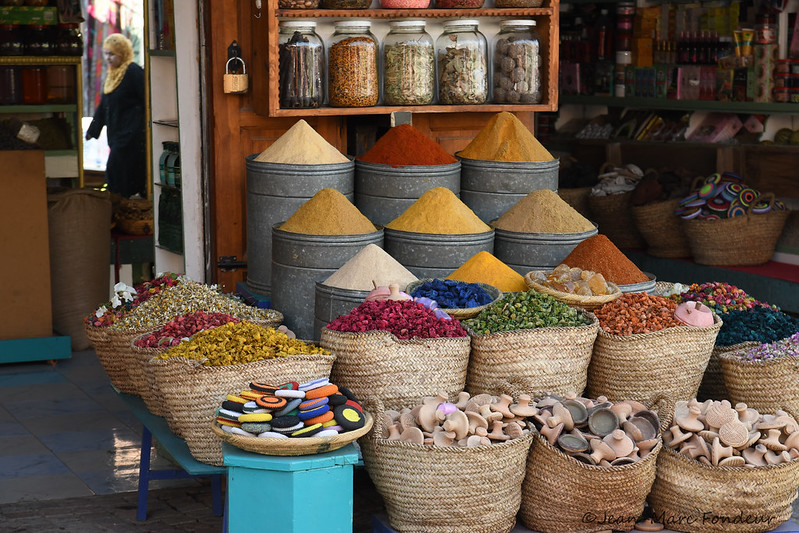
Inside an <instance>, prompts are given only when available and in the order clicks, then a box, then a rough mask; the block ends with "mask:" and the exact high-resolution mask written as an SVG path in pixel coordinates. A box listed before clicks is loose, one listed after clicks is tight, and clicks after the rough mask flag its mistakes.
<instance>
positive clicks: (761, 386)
mask: <svg viewBox="0 0 799 533" xmlns="http://www.w3.org/2000/svg"><path fill="white" fill-rule="evenodd" d="M794 337H797V336H796V335H794ZM794 337H791V338H789V339H783V340H782V341H777V342H775V343H771V344H766V345H755V346H751V345H744V346H742V348H741V349H739V350H736V351H728V352H724V353H722V354H720V356H719V360H720V361H721V373H722V376H723V378H724V385H725V388H726V390H727V394H728V396H727V398H729V400H730V401H731V402H745V403H746V404H747V405H749V407H753V408H755V409H758V410H761V411H764V412H773V411H776V410H777V409H786V410H788V411H790V412H792V413H799V357H796V356H795V355H787V354H780V353H779V352H778V350H779V348H778V347H779V346H784V345H788V344H789V343H791V340H792V339H794ZM794 342H795V341H794ZM791 344H793V346H795V344H794V343H791ZM775 347H777V348H776V349H775ZM794 349H795V348H794ZM750 352H752V353H753V354H755V355H750V354H749V353H750ZM760 353H769V354H773V355H771V356H770V357H768V358H761V357H762V355H756V354H760Z"/></svg>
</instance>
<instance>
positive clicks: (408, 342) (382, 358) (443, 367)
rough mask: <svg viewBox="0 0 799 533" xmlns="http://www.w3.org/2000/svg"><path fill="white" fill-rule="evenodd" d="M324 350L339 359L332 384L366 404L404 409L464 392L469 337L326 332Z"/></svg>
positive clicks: (323, 330)
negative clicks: (442, 395) (441, 393)
mask: <svg viewBox="0 0 799 533" xmlns="http://www.w3.org/2000/svg"><path fill="white" fill-rule="evenodd" d="M319 345H320V346H322V347H323V348H326V349H328V350H330V351H331V352H333V353H334V354H335V355H336V362H335V363H334V364H333V371H332V373H331V380H332V381H333V382H334V383H336V384H338V385H344V386H345V387H347V388H348V389H350V391H352V392H353V393H354V394H355V396H356V397H357V398H358V399H359V400H361V401H367V400H377V399H379V400H380V401H381V402H383V404H384V405H385V407H386V408H387V409H395V408H396V409H399V408H401V407H402V406H404V405H407V404H412V403H414V402H417V401H418V400H419V398H422V397H424V396H435V395H436V393H438V392H439V391H444V392H446V393H447V394H450V395H451V394H454V393H457V392H460V391H462V390H463V389H464V386H465V384H466V370H467V368H468V365H469V337H468V336H466V337H440V338H435V339H420V338H413V339H398V338H397V337H396V336H394V335H393V334H391V333H388V332H386V331H367V332H363V333H348V332H341V331H334V330H331V329H328V328H323V329H322V335H321V340H320V341H319Z"/></svg>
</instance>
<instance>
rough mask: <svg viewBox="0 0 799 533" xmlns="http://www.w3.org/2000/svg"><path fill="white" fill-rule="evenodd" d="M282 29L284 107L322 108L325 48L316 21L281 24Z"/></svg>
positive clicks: (282, 91) (281, 90)
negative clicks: (318, 33) (317, 31)
mask: <svg viewBox="0 0 799 533" xmlns="http://www.w3.org/2000/svg"><path fill="white" fill-rule="evenodd" d="M279 29H280V36H279V37H278V42H279V44H278V57H279V65H280V107H281V108H313V107H319V106H320V105H322V104H323V103H324V100H325V90H324V83H323V80H324V79H325V45H324V43H323V42H322V39H321V38H320V37H319V36H318V35H317V34H316V22H314V21H312V20H290V21H281V22H280V27H279Z"/></svg>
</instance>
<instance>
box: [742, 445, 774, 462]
mask: <svg viewBox="0 0 799 533" xmlns="http://www.w3.org/2000/svg"><path fill="white" fill-rule="evenodd" d="M767 451H768V448H766V447H765V446H763V445H762V444H758V445H757V446H755V447H754V448H747V449H745V450H744V451H743V452H741V456H742V457H743V458H744V460H745V461H746V464H748V465H752V466H765V465H766V459H765V457H764V456H765V455H766V452H767Z"/></svg>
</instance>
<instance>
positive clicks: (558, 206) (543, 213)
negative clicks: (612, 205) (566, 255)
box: [494, 189, 594, 233]
mask: <svg viewBox="0 0 799 533" xmlns="http://www.w3.org/2000/svg"><path fill="white" fill-rule="evenodd" d="M494 227H495V228H499V229H504V230H506V231H517V232H520V233H582V232H585V231H590V230H592V229H594V225H593V224H592V223H591V221H590V220H588V219H587V218H585V217H584V216H583V215H581V214H580V213H578V212H577V211H576V210H575V209H574V208H573V207H572V206H570V205H569V204H567V203H566V202H565V201H563V199H562V198H561V197H560V196H558V193H556V192H554V191H551V190H549V189H540V190H537V191H532V192H531V193H530V194H528V195H527V196H525V197H524V198H522V199H521V200H519V201H518V202H516V204H515V205H514V206H513V207H511V208H510V209H508V210H507V211H506V212H505V214H503V215H502V216H501V217H499V218H498V219H497V221H496V222H495V223H494Z"/></svg>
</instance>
